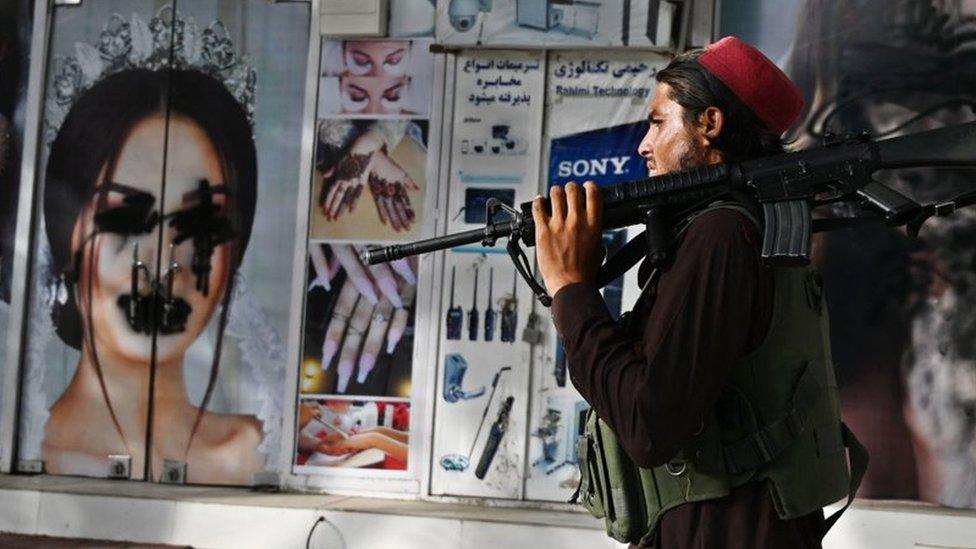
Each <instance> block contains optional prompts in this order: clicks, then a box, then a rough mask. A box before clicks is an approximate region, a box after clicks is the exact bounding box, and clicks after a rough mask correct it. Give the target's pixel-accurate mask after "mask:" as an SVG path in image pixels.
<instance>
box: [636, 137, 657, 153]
mask: <svg viewBox="0 0 976 549" xmlns="http://www.w3.org/2000/svg"><path fill="white" fill-rule="evenodd" d="M652 150H653V149H652V147H651V140H650V139H648V138H647V136H646V135H645V136H644V139H641V142H640V144H639V145H637V154H639V155H641V156H643V157H644V158H648V157H650V156H651V152H652Z"/></svg>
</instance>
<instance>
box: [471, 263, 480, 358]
mask: <svg viewBox="0 0 976 549" xmlns="http://www.w3.org/2000/svg"><path fill="white" fill-rule="evenodd" d="M478 316H479V315H478V267H475V268H474V295H472V296H471V309H470V310H469V311H468V339H469V340H471V341H478Z"/></svg>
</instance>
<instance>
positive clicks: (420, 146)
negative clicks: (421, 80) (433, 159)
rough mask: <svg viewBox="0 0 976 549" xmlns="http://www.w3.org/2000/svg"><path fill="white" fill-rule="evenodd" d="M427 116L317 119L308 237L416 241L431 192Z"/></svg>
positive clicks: (419, 234) (360, 240)
mask: <svg viewBox="0 0 976 549" xmlns="http://www.w3.org/2000/svg"><path fill="white" fill-rule="evenodd" d="M427 130H428V123H427V121H426V120H419V119H404V120H364V119H336V118H326V119H322V120H319V121H318V131H317V133H316V158H315V173H314V175H313V177H312V207H311V219H310V227H311V228H310V237H311V238H313V239H328V240H351V241H358V242H363V241H371V240H372V241H392V240H416V239H418V238H421V232H422V230H423V225H424V196H425V193H426V191H427V166H426V164H427V139H428V135H427Z"/></svg>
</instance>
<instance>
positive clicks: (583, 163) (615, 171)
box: [558, 156, 630, 177]
mask: <svg viewBox="0 0 976 549" xmlns="http://www.w3.org/2000/svg"><path fill="white" fill-rule="evenodd" d="M628 161H630V157H629V156H610V157H607V158H590V159H589V160H585V159H579V160H563V161H561V162H559V166H558V173H559V175H558V177H588V176H593V175H607V174H611V175H623V174H624V173H625V170H626V166H627V162H628Z"/></svg>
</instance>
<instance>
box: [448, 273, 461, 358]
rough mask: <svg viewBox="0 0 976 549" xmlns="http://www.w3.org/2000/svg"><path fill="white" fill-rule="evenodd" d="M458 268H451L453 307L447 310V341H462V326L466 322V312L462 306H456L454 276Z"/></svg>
mask: <svg viewBox="0 0 976 549" xmlns="http://www.w3.org/2000/svg"><path fill="white" fill-rule="evenodd" d="M456 269H457V267H451V305H450V308H449V309H448V310H447V339H452V340H457V339H461V324H462V323H463V322H464V312H463V311H461V306H460V305H458V306H455V305H454V275H455V271H456Z"/></svg>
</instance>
